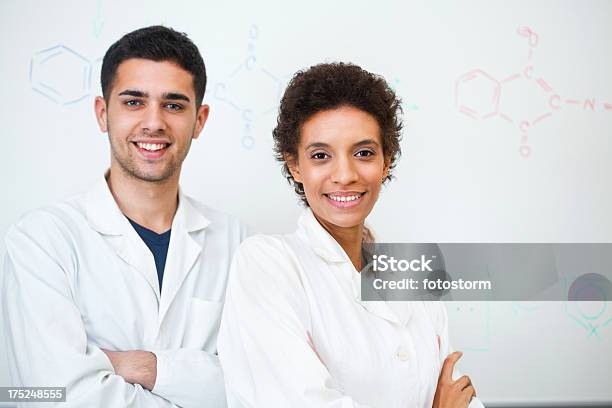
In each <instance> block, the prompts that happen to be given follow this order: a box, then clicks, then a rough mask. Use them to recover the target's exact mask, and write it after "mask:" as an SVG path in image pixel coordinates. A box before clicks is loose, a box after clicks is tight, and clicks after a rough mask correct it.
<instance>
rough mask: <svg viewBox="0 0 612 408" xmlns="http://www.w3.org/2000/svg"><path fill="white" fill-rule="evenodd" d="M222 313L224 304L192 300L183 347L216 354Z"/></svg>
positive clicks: (198, 299)
mask: <svg viewBox="0 0 612 408" xmlns="http://www.w3.org/2000/svg"><path fill="white" fill-rule="evenodd" d="M222 311H223V303H222V302H216V301H212V300H204V299H200V298H196V297H194V298H191V301H190V303H189V314H188V316H187V327H186V328H185V336H184V337H183V347H186V348H194V349H198V350H205V351H208V352H209V353H216V352H217V335H218V333H219V325H220V323H221V312H222Z"/></svg>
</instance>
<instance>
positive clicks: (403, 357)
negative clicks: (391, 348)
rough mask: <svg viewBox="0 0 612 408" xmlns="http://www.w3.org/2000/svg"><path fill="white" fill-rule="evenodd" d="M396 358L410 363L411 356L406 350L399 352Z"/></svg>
mask: <svg viewBox="0 0 612 408" xmlns="http://www.w3.org/2000/svg"><path fill="white" fill-rule="evenodd" d="M396 356H397V358H398V359H399V360H400V361H408V359H409V358H410V354H408V352H407V351H405V350H398V352H397V354H396Z"/></svg>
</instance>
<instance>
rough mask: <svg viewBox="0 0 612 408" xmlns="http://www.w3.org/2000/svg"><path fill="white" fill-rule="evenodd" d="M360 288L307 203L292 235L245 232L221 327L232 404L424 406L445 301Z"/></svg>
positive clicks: (429, 396) (430, 391)
mask: <svg viewBox="0 0 612 408" xmlns="http://www.w3.org/2000/svg"><path fill="white" fill-rule="evenodd" d="M359 295H360V275H359V273H358V272H357V271H356V270H355V268H354V267H353V265H352V263H351V262H350V260H349V259H348V257H347V255H346V254H345V252H344V251H343V250H342V248H341V247H340V245H339V244H338V243H337V242H336V241H335V240H334V239H333V238H332V237H331V236H330V235H329V234H328V233H327V231H325V230H324V229H323V228H322V227H321V225H320V224H319V223H318V222H317V220H316V219H315V218H314V216H313V214H312V212H311V211H310V210H308V209H307V210H305V211H304V213H303V214H302V216H301V218H300V220H299V223H298V229H297V231H296V232H295V233H293V234H290V235H283V236H262V235H258V236H255V237H251V238H249V239H247V240H246V241H245V242H244V243H243V244H242V245H241V247H240V248H239V250H238V252H237V253H236V256H235V258H234V261H233V264H232V269H231V272H230V282H229V284H228V292H227V296H226V304H225V309H224V312H223V318H222V322H221V330H220V333H219V358H220V360H221V365H222V367H223V370H224V374H225V382H226V389H227V392H228V402H230V406H232V404H235V406H241V405H242V406H246V407H308V408H316V407H327V408H332V407H338V408H339V407H381V408H393V407H398V408H399V407H423V408H425V407H427V408H429V407H431V405H432V402H433V397H434V393H435V390H436V385H437V380H438V375H439V372H440V368H441V365H442V362H443V361H444V359H445V357H446V356H447V355H448V354H449V353H450V352H451V349H450V346H449V341H448V324H447V315H446V311H445V308H444V305H443V304H442V303H440V302H382V301H381V302H366V301H361V300H360V299H359V298H360V296H359ZM438 336H439V338H440V343H438ZM456 377H457V373H455V378H456ZM477 406H481V404H480V402H479V401H477V400H476V399H474V400H473V401H472V404H471V407H477Z"/></svg>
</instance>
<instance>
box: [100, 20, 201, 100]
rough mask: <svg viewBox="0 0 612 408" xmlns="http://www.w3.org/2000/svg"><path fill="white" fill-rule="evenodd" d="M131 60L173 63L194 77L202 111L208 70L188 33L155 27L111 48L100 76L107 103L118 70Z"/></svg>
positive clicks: (124, 38) (141, 31) (128, 34)
mask: <svg viewBox="0 0 612 408" xmlns="http://www.w3.org/2000/svg"><path fill="white" fill-rule="evenodd" d="M130 58H143V59H148V60H151V61H156V62H159V61H172V62H174V63H176V64H177V65H179V66H180V67H181V68H183V69H184V70H185V71H188V72H189V73H191V75H192V76H193V89H194V91H195V95H196V101H195V102H196V107H200V105H201V104H202V99H203V98H204V91H205V90H206V67H205V66H204V60H203V59H202V56H201V55H200V52H199V51H198V47H196V46H195V44H194V43H193V42H192V41H191V40H190V39H189V38H188V37H187V35H186V34H185V33H179V32H178V31H175V30H173V29H172V28H168V27H164V26H151V27H145V28H140V29H138V30H136V31H132V32H131V33H127V34H126V35H124V36H123V37H121V38H120V39H119V40H118V41H117V42H116V43H114V44H113V45H111V46H110V48H109V49H108V51H106V54H105V55H104V60H103V61H102V72H101V74H100V81H101V83H102V95H104V99H105V100H106V101H107V102H108V99H109V97H110V91H111V88H112V87H113V82H114V80H115V75H116V74H117V67H118V66H119V65H120V64H121V63H122V62H123V61H125V60H128V59H130Z"/></svg>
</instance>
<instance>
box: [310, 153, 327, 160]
mask: <svg viewBox="0 0 612 408" xmlns="http://www.w3.org/2000/svg"><path fill="white" fill-rule="evenodd" d="M328 157H329V156H328V154H327V153H323V152H318V153H313V154H312V155H311V156H310V158H311V159H315V160H323V159H326V158H328Z"/></svg>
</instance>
